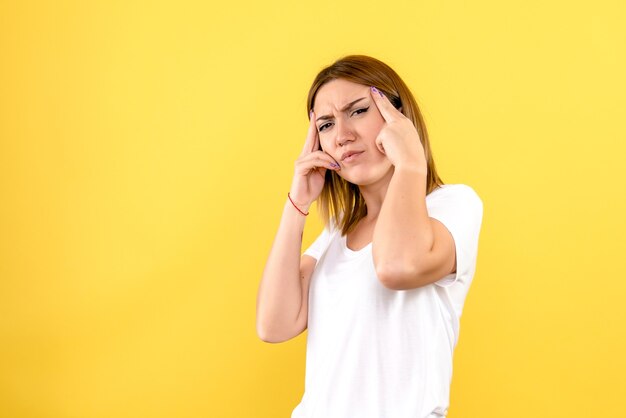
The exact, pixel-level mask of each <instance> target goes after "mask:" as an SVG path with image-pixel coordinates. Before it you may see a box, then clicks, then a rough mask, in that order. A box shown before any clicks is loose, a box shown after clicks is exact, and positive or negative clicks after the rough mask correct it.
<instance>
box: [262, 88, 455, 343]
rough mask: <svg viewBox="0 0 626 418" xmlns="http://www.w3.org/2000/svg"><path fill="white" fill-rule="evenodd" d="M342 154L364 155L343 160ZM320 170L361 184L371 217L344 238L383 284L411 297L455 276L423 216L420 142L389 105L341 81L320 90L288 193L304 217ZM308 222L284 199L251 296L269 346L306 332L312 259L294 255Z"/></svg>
mask: <svg viewBox="0 0 626 418" xmlns="http://www.w3.org/2000/svg"><path fill="white" fill-rule="evenodd" d="M361 98H364V99H363V100H361V101H359V102H357V103H356V104H355V105H354V106H352V107H350V108H348V109H345V110H344V107H345V105H346V104H348V103H350V102H353V101H355V100H357V99H361ZM366 108H367V110H365V109H366ZM321 117H327V118H326V119H323V120H320V118H321ZM347 151H359V152H361V154H360V155H358V156H357V157H356V158H354V159H353V160H352V161H347V160H342V156H343V155H344V153H345V152H347ZM326 170H337V172H338V174H339V175H340V176H342V177H343V178H344V179H346V180H347V181H350V182H351V183H354V184H356V185H358V186H359V189H360V191H361V193H362V195H363V198H364V199H365V203H366V205H367V210H368V214H367V216H366V217H365V218H364V219H362V220H361V221H360V222H359V224H358V225H357V227H356V228H355V230H354V231H352V232H351V233H350V234H348V236H347V245H348V247H349V248H351V249H360V248H362V247H364V246H365V245H367V244H368V243H370V242H371V243H372V255H373V259H374V266H375V268H376V274H377V276H378V278H379V280H380V281H381V283H382V284H383V285H384V286H386V287H387V288H389V289H394V290H408V289H413V288H417V287H421V286H425V285H428V284H431V283H434V282H435V281H437V280H439V279H441V278H442V277H444V276H445V275H447V274H449V273H454V272H455V271H456V259H455V256H456V253H455V245H454V240H453V238H452V236H451V234H450V232H449V231H448V230H447V229H446V228H445V226H443V224H441V223H440V222H439V221H437V220H436V219H434V218H430V217H429V216H428V212H427V210H426V173H427V165H426V159H425V156H424V150H423V147H422V145H421V142H420V139H419V134H418V132H417V130H416V129H415V127H414V126H413V123H412V122H411V121H410V120H409V119H408V118H406V117H405V116H404V115H403V114H402V113H401V112H400V111H398V110H397V109H395V108H394V107H393V105H392V104H391V103H390V102H389V100H388V99H387V98H386V97H381V95H380V94H379V93H377V92H375V91H374V90H372V89H371V88H370V87H369V86H364V85H361V84H356V83H353V82H350V81H347V80H343V79H338V80H333V81H331V82H329V83H327V84H325V85H324V86H322V87H321V88H320V90H319V91H318V93H317V96H316V100H315V106H314V109H313V112H312V115H311V119H310V122H309V129H308V134H307V137H306V140H305V143H304V147H303V149H302V152H301V154H300V156H299V157H298V159H297V160H296V163H295V170H294V177H293V180H292V185H291V189H290V196H291V199H292V200H293V202H294V204H296V205H297V206H298V208H299V209H300V210H302V211H303V212H306V211H308V209H309V207H310V205H311V204H312V203H313V202H314V201H315V200H316V199H317V197H318V196H319V195H320V193H321V191H322V188H323V186H324V174H325V172H326ZM305 219H306V217H305V216H303V215H302V214H301V213H300V212H298V211H297V210H295V208H294V207H293V204H292V203H291V202H290V201H289V200H286V202H285V205H284V208H283V216H282V218H281V222H280V225H279V228H278V232H277V234H276V237H275V240H274V243H273V245H272V249H271V251H270V255H269V257H268V260H267V263H266V265H265V270H264V272H263V277H262V280H261V284H260V286H259V292H258V296H257V333H258V335H259V337H260V338H261V339H262V340H264V341H267V342H281V341H286V340H288V339H290V338H293V337H295V336H296V335H299V334H300V333H301V332H302V331H304V330H305V329H306V327H307V314H308V292H309V283H310V279H311V276H312V273H313V271H314V269H315V264H316V260H315V259H314V258H313V257H310V256H308V255H303V256H300V251H301V248H302V233H303V230H304V224H305Z"/></svg>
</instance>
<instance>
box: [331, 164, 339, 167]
mask: <svg viewBox="0 0 626 418" xmlns="http://www.w3.org/2000/svg"><path fill="white" fill-rule="evenodd" d="M330 166H331V167H332V168H339V164H337V163H330Z"/></svg>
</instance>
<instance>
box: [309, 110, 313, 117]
mask: <svg viewBox="0 0 626 418" xmlns="http://www.w3.org/2000/svg"><path fill="white" fill-rule="evenodd" d="M312 117H313V109H311V110H309V119H311V118H312Z"/></svg>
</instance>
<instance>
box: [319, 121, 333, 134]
mask: <svg viewBox="0 0 626 418" xmlns="http://www.w3.org/2000/svg"><path fill="white" fill-rule="evenodd" d="M328 125H330V123H325V124H323V125H322V126H320V127H319V129H318V132H322V131H323V130H324V129H325V128H326V127H327V126H328Z"/></svg>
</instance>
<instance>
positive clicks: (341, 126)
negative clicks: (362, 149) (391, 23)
mask: <svg viewBox="0 0 626 418" xmlns="http://www.w3.org/2000/svg"><path fill="white" fill-rule="evenodd" d="M335 124H336V129H335V133H336V134H337V137H336V139H335V141H336V143H337V145H338V146H340V147H342V146H343V145H344V144H345V143H346V142H348V141H354V139H355V134H354V131H353V130H352V126H351V125H350V123H349V122H347V121H344V120H341V119H338V120H337V121H336V122H335Z"/></svg>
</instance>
